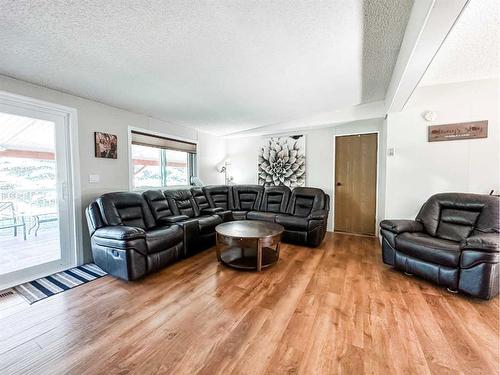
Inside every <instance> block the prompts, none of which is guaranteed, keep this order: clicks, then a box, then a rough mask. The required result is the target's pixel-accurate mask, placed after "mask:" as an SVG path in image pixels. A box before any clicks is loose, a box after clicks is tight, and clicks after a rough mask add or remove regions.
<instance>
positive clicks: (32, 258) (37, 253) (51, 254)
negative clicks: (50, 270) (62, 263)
mask: <svg viewBox="0 0 500 375" xmlns="http://www.w3.org/2000/svg"><path fill="white" fill-rule="evenodd" d="M59 256H60V249H59V231H58V226H57V223H45V224H42V225H41V227H40V230H39V231H38V235H37V236H35V235H34V233H33V232H32V233H31V234H27V238H26V240H24V239H23V235H22V231H21V230H19V231H18V235H17V237H15V236H14V234H13V230H12V229H9V230H7V229H3V230H0V260H1V261H0V275H2V274H6V273H9V272H13V271H17V270H20V269H23V268H26V267H31V266H34V265H37V264H40V263H45V262H50V261H53V260H56V259H58V258H59Z"/></svg>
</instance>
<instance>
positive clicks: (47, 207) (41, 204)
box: [0, 188, 57, 214]
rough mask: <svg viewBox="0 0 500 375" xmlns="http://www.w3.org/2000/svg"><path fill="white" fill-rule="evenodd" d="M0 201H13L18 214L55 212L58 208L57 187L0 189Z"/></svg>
mask: <svg viewBox="0 0 500 375" xmlns="http://www.w3.org/2000/svg"><path fill="white" fill-rule="evenodd" d="M0 202H12V203H13V205H14V209H15V211H16V213H17V214H22V213H30V212H43V211H47V212H49V211H50V212H54V211H55V210H56V208H57V190H56V189H50V188H46V189H15V190H13V189H9V190H2V189H0Z"/></svg>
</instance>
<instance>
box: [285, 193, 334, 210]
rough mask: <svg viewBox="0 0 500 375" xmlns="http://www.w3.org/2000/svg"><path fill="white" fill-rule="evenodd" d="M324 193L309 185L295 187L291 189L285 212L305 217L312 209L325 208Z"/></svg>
mask: <svg viewBox="0 0 500 375" xmlns="http://www.w3.org/2000/svg"><path fill="white" fill-rule="evenodd" d="M326 199H327V198H326V194H325V192H324V191H323V190H321V189H317V188H310V187H297V188H295V189H293V190H292V194H291V195H290V201H289V202H288V208H287V213H289V214H290V215H294V216H298V217H306V216H308V215H309V214H310V213H311V212H312V211H314V210H324V209H327V207H326V205H327V203H326Z"/></svg>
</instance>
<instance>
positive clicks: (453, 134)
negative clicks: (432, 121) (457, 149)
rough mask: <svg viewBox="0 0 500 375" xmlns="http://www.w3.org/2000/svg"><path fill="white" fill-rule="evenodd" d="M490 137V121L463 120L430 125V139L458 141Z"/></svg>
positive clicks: (434, 140)
mask: <svg viewBox="0 0 500 375" xmlns="http://www.w3.org/2000/svg"><path fill="white" fill-rule="evenodd" d="M487 137H488V121H474V122H462V123H458V124H445V125H432V126H429V127H428V141H429V142H440V141H456V140H459V139H475V138H487Z"/></svg>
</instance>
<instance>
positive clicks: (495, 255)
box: [380, 193, 500, 299]
mask: <svg viewBox="0 0 500 375" xmlns="http://www.w3.org/2000/svg"><path fill="white" fill-rule="evenodd" d="M380 234H381V236H382V258H383V261H384V263H386V264H389V265H391V266H394V267H395V268H397V269H399V270H402V271H404V272H405V273H408V274H414V275H417V276H420V277H422V278H424V279H427V280H430V281H433V282H435V283H436V284H439V285H442V286H445V287H447V288H448V289H449V290H451V291H459V292H462V293H465V294H469V295H472V296H475V297H479V298H483V299H490V298H492V297H494V296H496V295H497V294H498V278H499V270H498V259H499V251H500V250H499V199H498V198H497V197H494V196H490V195H481V194H462V193H443V194H436V195H433V196H432V197H430V198H429V200H428V201H427V202H426V203H425V204H424V205H423V206H422V208H421V210H420V212H419V213H418V215H417V217H416V219H415V220H384V221H382V222H381V223H380Z"/></svg>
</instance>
